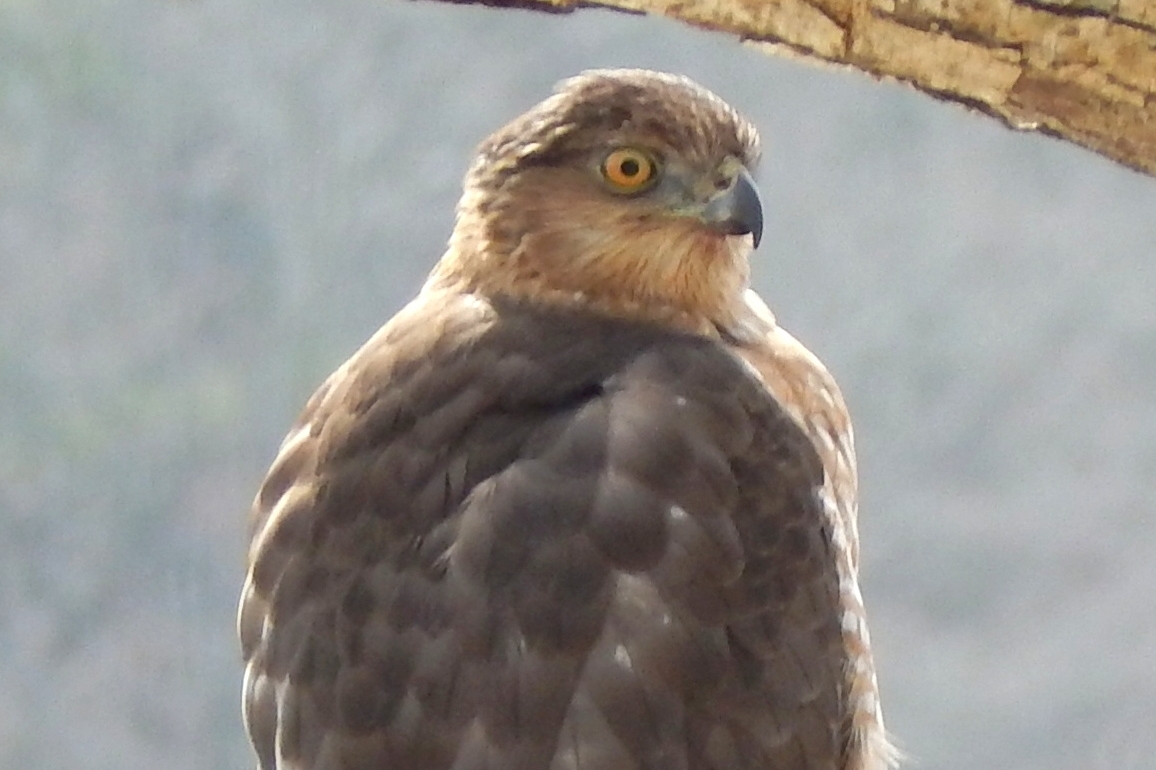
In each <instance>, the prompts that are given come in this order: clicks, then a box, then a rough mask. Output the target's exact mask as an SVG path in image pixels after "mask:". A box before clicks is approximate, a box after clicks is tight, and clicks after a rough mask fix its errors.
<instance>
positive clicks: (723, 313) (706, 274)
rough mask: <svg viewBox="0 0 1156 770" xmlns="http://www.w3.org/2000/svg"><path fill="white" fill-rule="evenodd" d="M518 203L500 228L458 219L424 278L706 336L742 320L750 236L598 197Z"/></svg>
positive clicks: (747, 274) (482, 292) (488, 293)
mask: <svg viewBox="0 0 1156 770" xmlns="http://www.w3.org/2000/svg"><path fill="white" fill-rule="evenodd" d="M570 203H572V204H573V203H574V202H573V201H570ZM533 209H536V210H533ZM523 211H524V212H525V213H524V216H525V219H523V221H522V222H518V223H515V222H509V223H508V227H505V228H501V229H499V228H494V227H486V226H485V223H484V222H480V221H471V220H470V218H468V217H464V218H462V219H460V220H459V222H458V227H457V228H456V229H455V233H454V237H453V238H452V239H451V242H450V250H449V252H447V254H446V256H445V257H443V259H442V262H441V263H440V264H439V265H438V268H437V269H435V272H434V276H433V280H434V281H436V282H438V283H441V284H443V285H444V283H445V282H447V281H448V282H451V283H453V284H456V285H457V286H458V287H459V288H461V289H463V290H466V291H471V292H477V293H481V294H486V295H503V296H511V297H516V298H520V299H526V300H528V301H532V302H537V303H549V304H558V305H561V306H571V307H584V308H590V309H595V310H600V311H602V312H605V313H607V314H609V315H614V316H617V317H624V318H634V319H637V320H649V321H657V322H660V323H664V324H668V325H674V326H676V327H678V328H682V329H684V330H686V331H689V332H695V333H704V334H709V335H711V336H716V335H717V334H718V333H719V332H720V331H722V330H729V329H732V328H734V327H735V326H737V325H740V324H741V323H742V318H743V317H744V315H745V314H746V312H747V310H746V307H745V299H744V293H745V292H746V289H747V286H748V282H749V274H750V268H749V257H750V252H751V239H750V237H749V236H724V235H721V234H718V233H714V232H711V231H709V230H707V229H706V228H705V227H704V226H703V225H701V224H700V223H698V222H696V221H694V220H690V219H685V220H684V219H678V218H674V217H657V216H656V217H651V218H640V217H638V216H637V215H636V214H631V212H629V211H626V212H624V211H621V210H617V209H616V208H612V207H609V206H606V205H600V206H581V205H578V206H574V205H571V206H568V207H566V208H561V207H557V208H556V207H554V206H550V205H549V204H547V205H541V203H539V205H538V206H534V207H528V209H525V210H523ZM518 225H521V227H518ZM495 236H496V237H495Z"/></svg>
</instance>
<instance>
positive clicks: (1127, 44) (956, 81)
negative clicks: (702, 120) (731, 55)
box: [458, 0, 1156, 176]
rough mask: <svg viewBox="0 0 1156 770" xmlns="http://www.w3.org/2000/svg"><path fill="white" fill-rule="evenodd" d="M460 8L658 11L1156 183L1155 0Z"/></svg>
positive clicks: (633, 0) (549, 0) (521, 1)
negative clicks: (971, 114)
mask: <svg viewBox="0 0 1156 770" xmlns="http://www.w3.org/2000/svg"><path fill="white" fill-rule="evenodd" d="M458 1H461V0H458ZM464 1H465V2H481V3H485V4H487V5H495V6H517V7H530V8H537V9H539V10H549V11H554V12H567V11H571V10H574V9H575V8H579V7H582V6H588V5H602V6H606V7H611V8H617V9H619V10H624V11H631V12H642V13H658V14H663V15H666V16H670V17H673V18H677V19H681V20H682V21H685V22H688V23H690V24H694V25H696V26H700V27H705V28H708V29H714V30H721V31H725V32H730V33H733V34H736V35H738V36H740V37H742V38H743V39H745V40H748V41H750V42H751V44H752V45H755V46H756V47H759V48H762V49H764V50H767V51H768V52H772V53H777V54H784V53H785V54H789V55H794V56H801V57H804V58H807V59H819V60H822V61H826V62H831V63H835V64H845V65H850V66H852V67H855V68H857V69H860V70H862V71H864V72H867V73H869V74H871V75H874V76H875V77H880V78H881V77H892V78H896V79H898V80H902V81H904V82H907V83H910V84H911V85H913V86H915V87H916V88H918V89H920V90H922V91H925V92H926V93H929V94H931V95H933V96H935V97H937V98H940V99H945V100H948V101H953V102H957V103H960V104H964V105H966V106H969V107H972V108H974V109H977V110H980V111H982V112H984V113H986V114H988V115H991V116H993V117H996V118H999V119H1000V120H1002V121H1003V122H1005V123H1006V124H1007V125H1009V126H1011V127H1012V128H1015V129H1019V130H1031V131H1040V132H1043V133H1046V134H1050V135H1053V136H1057V137H1060V138H1063V139H1067V140H1069V141H1072V142H1075V143H1076V144H1080V145H1083V146H1084V147H1087V148H1089V149H1091V150H1094V151H1096V152H1098V153H1101V154H1103V155H1105V156H1107V157H1109V158H1112V159H1113V160H1116V161H1119V162H1120V163H1123V164H1124V165H1127V166H1130V167H1132V168H1135V169H1138V170H1140V171H1143V172H1145V173H1147V174H1149V175H1152V176H1156V0H600V2H596V3H595V2H587V1H586V0H578V1H575V0H464Z"/></svg>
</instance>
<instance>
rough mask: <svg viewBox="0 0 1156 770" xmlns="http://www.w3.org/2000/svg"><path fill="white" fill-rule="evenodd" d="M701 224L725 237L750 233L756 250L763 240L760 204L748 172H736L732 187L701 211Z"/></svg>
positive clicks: (757, 190) (760, 201)
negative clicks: (705, 224)
mask: <svg viewBox="0 0 1156 770" xmlns="http://www.w3.org/2000/svg"><path fill="white" fill-rule="evenodd" d="M702 220H703V221H704V222H706V223H707V224H708V225H710V226H711V227H713V228H714V229H716V230H718V231H719V232H722V233H725V234H727V235H745V234H747V233H750V234H751V237H752V238H753V240H754V244H755V248H758V246H759V241H761V240H762V239H763V201H762V199H761V198H759V188H758V187H757V186H756V185H755V180H754V179H752V178H751V175H750V172H749V171H747V170H746V169H745V168H740V169H739V171H738V173H737V174H736V175H735V177H734V181H733V182H732V183H731V186H730V187H728V188H727V189H725V190H723V191H722V192H720V193H719V194H718V195H716V196H715V197H714V198H712V199H711V200H710V201H709V202H708V203H707V204H706V206H705V207H704V208H703V210H702Z"/></svg>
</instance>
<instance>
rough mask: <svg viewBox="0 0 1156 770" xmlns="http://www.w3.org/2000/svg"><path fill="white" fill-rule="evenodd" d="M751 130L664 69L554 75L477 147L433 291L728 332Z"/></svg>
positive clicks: (748, 206)
mask: <svg viewBox="0 0 1156 770" xmlns="http://www.w3.org/2000/svg"><path fill="white" fill-rule="evenodd" d="M758 155H759V139H758V133H757V132H756V130H755V128H754V126H752V125H751V124H750V123H749V122H748V121H747V120H745V119H744V118H742V117H741V116H740V115H739V114H738V113H737V112H735V110H734V109H732V108H731V107H730V106H729V105H727V104H726V103H725V102H723V101H722V99H720V98H719V97H717V96H715V95H714V94H713V93H711V92H709V91H707V90H706V89H704V88H702V87H701V86H699V85H697V84H695V83H694V82H692V81H690V80H688V79H686V78H683V77H678V76H674V75H668V74H664V73H657V72H648V71H645V70H596V71H591V72H586V73H583V74H581V75H579V76H577V77H574V78H571V79H569V80H565V81H563V82H562V83H561V84H560V85H559V86H558V88H557V90H556V92H555V94H554V95H553V96H551V97H550V98H548V99H546V100H545V101H543V102H541V103H539V104H538V105H536V106H535V107H533V108H531V109H530V110H529V111H528V112H526V113H525V114H523V115H522V116H520V117H518V118H517V119H515V120H514V121H512V122H511V123H509V124H508V125H506V126H505V127H503V128H502V129H500V130H498V131H497V132H496V133H494V134H493V135H491V136H490V137H489V138H488V139H486V140H485V141H484V142H482V144H481V146H480V147H479V148H478V152H477V157H476V158H475V160H474V162H473V164H472V165H471V167H470V170H469V172H468V173H467V175H466V179H465V185H464V192H463V195H462V199H461V202H460V203H459V205H458V219H457V225H456V227H455V230H454V234H453V236H452V238H451V239H450V248H449V251H448V252H447V254H446V256H445V257H444V258H443V259H442V262H441V263H440V265H439V267H438V269H437V270H435V273H434V278H433V282H434V283H435V284H445V283H450V284H452V285H453V286H454V287H455V288H456V289H458V290H463V289H464V290H468V291H475V292H481V293H485V294H488V295H501V296H508V297H513V298H518V299H526V300H530V301H537V302H547V303H551V302H553V303H562V304H580V305H581V306H583V307H591V308H594V309H596V310H600V311H603V312H608V313H613V314H616V315H623V316H629V317H640V318H651V319H654V320H661V321H663V322H667V323H676V324H678V325H681V326H685V327H689V328H693V329H700V328H704V327H715V328H718V327H719V326H723V327H725V326H729V325H730V324H731V322H733V320H734V317H735V315H736V313H738V312H739V310H738V309H739V307H740V306H741V303H742V295H743V291H744V290H745V288H746V284H747V278H748V266H747V259H748V256H749V254H750V251H751V248H752V247H753V246H755V245H757V244H758V241H759V238H760V236H761V234H762V223H763V215H762V204H761V202H760V200H759V194H758V190H757V188H756V186H755V183H754V181H753V179H752V178H751V170H752V169H753V167H754V165H755V163H756V162H757V160H758Z"/></svg>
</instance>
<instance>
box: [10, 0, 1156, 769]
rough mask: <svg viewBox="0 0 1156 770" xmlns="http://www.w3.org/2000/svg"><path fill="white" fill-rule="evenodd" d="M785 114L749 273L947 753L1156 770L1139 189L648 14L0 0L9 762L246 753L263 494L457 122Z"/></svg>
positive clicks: (956, 119)
mask: <svg viewBox="0 0 1156 770" xmlns="http://www.w3.org/2000/svg"><path fill="white" fill-rule="evenodd" d="M608 65H640V66H647V67H653V68H660V69H666V70H674V71H679V72H684V73H687V74H689V75H691V76H693V77H694V78H696V79H698V80H700V81H701V82H702V83H704V84H705V85H707V86H709V87H711V88H713V89H714V90H716V91H717V92H719V93H720V94H721V95H723V96H724V97H725V98H727V99H728V100H730V101H732V102H733V103H734V104H735V105H736V106H738V107H739V108H740V109H741V110H742V111H743V112H745V113H746V114H747V115H748V116H750V117H751V118H752V119H754V120H755V122H756V123H758V124H759V126H760V127H761V128H762V130H763V134H764V139H765V143H766V147H767V151H766V155H765V160H764V163H763V166H762V169H761V171H760V174H759V177H760V180H761V183H762V187H763V191H764V196H765V199H766V203H767V209H768V211H767V216H768V223H767V237H766V238H765V240H764V245H763V246H762V248H761V249H760V251H759V253H758V254H757V257H756V264H755V274H756V279H755V282H756V284H757V287H758V288H759V289H760V291H761V292H762V293H763V295H764V297H766V298H767V299H768V302H769V303H770V304H771V306H772V307H773V308H774V309H775V310H776V311H777V312H778V314H779V317H780V320H781V321H782V322H783V324H784V325H785V326H787V327H788V328H789V329H790V330H791V331H793V332H794V333H795V334H796V335H797V336H798V337H800V338H801V339H802V340H804V341H805V342H806V343H807V344H808V345H810V347H811V348H812V349H813V350H815V351H816V352H818V353H819V354H820V355H821V356H822V357H823V358H824V359H825V360H826V361H827V363H828V364H829V366H830V367H831V369H833V371H834V372H835V373H836V375H837V376H838V377H839V379H840V381H841V383H842V384H843V387H844V389H845V391H846V394H847V398H848V401H849V402H850V405H851V408H852V410H853V413H854V415H855V418H856V427H857V435H858V440H859V447H860V457H861V472H862V476H863V504H862V530H863V540H864V570H865V592H866V595H867V600H868V606H869V608H870V611H871V620H872V632H873V637H874V641H875V647H876V651H877V653H876V654H877V658H878V663H879V668H880V678H881V685H882V688H883V695H884V704H885V706H886V710H887V718H888V725H889V727H890V728H891V729H892V730H893V731H894V732H895V733H896V734H897V735H898V737H899V740H900V742H901V744H902V745H903V746H904V747H905V748H906V749H907V750H908V752H909V753H910V754H911V755H912V756H913V757H914V761H913V762H912V763H911V767H913V768H922V769H924V770H975V768H985V770H1002V769H1004V768H1008V769H1009V770H1011V769H1014V770H1045V768H1046V769H1047V770H1077V769H1079V770H1086V769H1091V770H1101V769H1103V770H1109V769H1110V770H1141V769H1143V768H1156V737H1153V736H1154V733H1153V725H1156V611H1154V610H1156V601H1154V598H1153V597H1154V593H1156V515H1154V514H1156V510H1154V509H1156V506H1154V504H1153V500H1154V499H1156V439H1154V437H1156V387H1154V383H1156V181H1154V180H1152V179H1149V178H1144V177H1141V176H1139V175H1136V174H1133V173H1132V172H1129V171H1126V170H1124V169H1122V168H1119V167H1116V166H1114V165H1111V164H1110V163H1109V162H1107V161H1105V160H1102V159H1100V158H1098V157H1094V156H1092V155H1091V154H1089V153H1087V152H1084V151H1081V150H1077V149H1075V148H1073V147H1069V146H1065V145H1062V144H1059V143H1057V142H1054V141H1052V140H1049V139H1044V138H1040V137H1036V136H1025V135H1017V134H1014V133H1012V132H1010V131H1007V130H1005V129H1003V128H1002V127H1000V126H998V125H997V124H995V123H994V122H992V121H990V120H987V119H981V118H978V117H975V116H972V115H970V114H968V113H966V112H964V111H962V110H961V109H959V108H955V107H951V106H946V105H943V104H939V103H936V102H934V101H932V100H931V99H929V98H927V97H924V96H921V95H918V94H916V93H914V92H912V91H910V90H908V89H905V88H903V87H900V86H897V85H895V84H888V83H885V84H879V83H876V82H872V81H870V80H868V79H867V78H864V77H862V76H859V75H856V74H854V73H848V72H842V71H837V70H832V69H826V70H821V69H816V68H812V67H810V66H806V65H803V64H800V63H797V62H790V61H784V60H778V59H773V58H768V57H765V56H763V55H760V54H758V53H756V52H753V51H751V50H748V49H744V48H743V47H742V46H740V45H739V44H738V43H737V42H735V41H734V40H731V39H728V38H725V37H723V36H720V35H710V34H707V33H704V32H700V31H696V30H692V29H690V28H686V27H682V26H678V25H676V24H674V23H673V22H667V21H664V20H660V19H650V18H642V17H630V16H625V15H617V14H612V13H609V12H600V11H593V10H589V11H582V12H579V13H576V14H574V15H572V16H562V17H551V16H547V15H538V14H532V13H529V12H497V11H491V10H486V9H481V8H471V7H452V6H449V5H441V4H435V3H408V2H404V3H403V2H397V1H395V0H275V1H274V0H0V766H3V767H9V768H37V769H43V770H55V769H56V768H85V769H86V770H113V769H114V768H115V769H116V770H137V769H139V770H145V769H146V768H149V769H152V768H158V767H164V768H166V769H167V770H186V769H187V770H193V769H194V768H195V769H196V770H204V769H205V768H238V769H240V768H247V767H250V766H251V765H252V762H251V759H250V756H249V749H248V746H247V744H246V743H245V740H244V738H243V734H242V731H241V727H240V718H239V706H238V702H239V695H238V692H239V685H240V674H241V668H240V664H239V660H238V657H239V655H238V652H237V646H236V643H235V641H234V636H233V613H234V607H235V599H236V595H237V592H238V589H239V586H240V582H241V579H242V569H243V558H242V553H243V548H244V539H245V535H244V522H245V518H246V513H247V508H248V504H249V501H250V499H251V497H252V495H253V493H254V491H255V489H256V487H257V484H258V482H259V481H260V479H261V476H262V474H263V472H264V470H265V468H266V466H267V464H268V463H269V462H270V460H271V459H272V457H273V454H274V451H275V449H276V447H277V445H278V443H279V441H280V439H281V437H282V435H283V433H284V432H285V431H286V430H287V428H288V427H289V425H290V423H291V421H292V420H293V418H294V416H295V414H296V412H297V410H298V409H299V408H300V406H301V405H302V404H303V403H304V400H305V398H306V397H307V396H308V395H309V393H310V392H311V390H312V389H313V388H314V387H315V386H316V385H317V384H318V383H319V382H320V381H321V380H322V379H323V378H324V377H325V376H326V375H327V374H328V373H329V372H330V371H331V370H332V369H333V368H334V367H335V366H337V365H338V364H339V363H340V362H341V361H342V360H343V359H344V358H346V357H347V356H348V355H349V354H350V353H351V352H352V351H353V350H355V349H356V348H357V346H358V345H359V344H360V343H361V342H362V341H363V340H364V339H366V338H367V337H368V336H369V335H370V334H371V333H372V332H373V331H374V330H375V329H376V328H377V326H378V325H380V324H381V323H382V322H383V321H384V320H385V319H386V318H388V317H389V316H390V315H391V314H392V313H393V312H394V311H395V310H396V309H397V308H398V307H399V306H400V305H401V304H402V303H403V302H404V301H405V300H406V298H408V297H409V296H410V295H412V294H413V293H414V291H415V290H416V289H417V287H418V286H419V285H420V283H421V280H422V278H423V276H424V274H425V272H426V271H427V270H428V269H429V267H430V266H431V264H432V263H433V262H434V260H435V259H436V258H437V256H438V255H439V254H440V252H441V249H442V245H443V244H444V242H445V239H446V237H447V235H448V234H449V230H450V227H451V224H452V207H453V205H454V202H455V200H456V197H457V191H458V183H459V179H460V176H461V174H462V172H463V171H464V169H465V167H466V164H467V163H468V162H469V159H470V154H471V150H472V148H473V146H474V145H475V144H476V143H477V142H478V141H479V140H481V139H482V138H483V137H484V136H485V135H486V134H487V133H488V132H489V131H491V130H493V129H494V128H496V127H498V126H499V125H501V124H502V123H503V122H505V121H506V120H507V119H509V118H511V117H513V116H514V115H515V114H517V113H519V112H520V111H522V110H523V109H525V108H526V107H528V106H530V105H531V104H532V103H534V102H536V101H537V100H538V99H540V98H542V97H543V96H545V95H546V94H547V93H548V92H549V90H550V88H551V85H552V84H553V83H554V82H555V81H556V80H558V79H560V78H562V77H565V76H567V75H570V74H573V73H575V72H577V71H579V70H582V69H584V68H589V67H595V66H608Z"/></svg>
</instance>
